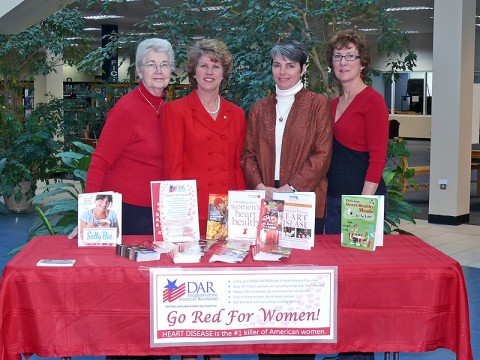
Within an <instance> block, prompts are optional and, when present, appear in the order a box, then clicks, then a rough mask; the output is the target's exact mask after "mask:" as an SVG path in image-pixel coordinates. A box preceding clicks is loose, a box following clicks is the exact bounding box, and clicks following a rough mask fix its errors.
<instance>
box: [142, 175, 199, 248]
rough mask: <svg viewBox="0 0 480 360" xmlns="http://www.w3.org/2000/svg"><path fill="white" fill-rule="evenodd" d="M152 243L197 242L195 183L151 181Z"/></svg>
mask: <svg viewBox="0 0 480 360" xmlns="http://www.w3.org/2000/svg"><path fill="white" fill-rule="evenodd" d="M151 191H152V212H153V214H152V216H153V230H154V241H161V240H164V241H169V242H190V241H194V240H198V239H200V229H199V223H198V204H197V185H196V181H195V180H171V181H152V182H151Z"/></svg>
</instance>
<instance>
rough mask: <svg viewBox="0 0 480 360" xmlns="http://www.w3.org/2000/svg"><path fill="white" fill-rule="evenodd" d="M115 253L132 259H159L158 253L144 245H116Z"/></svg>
mask: <svg viewBox="0 0 480 360" xmlns="http://www.w3.org/2000/svg"><path fill="white" fill-rule="evenodd" d="M116 254H117V255H119V256H122V257H124V258H127V259H130V260H134V261H153V260H160V253H159V252H157V251H155V250H153V249H150V248H148V247H146V246H144V245H122V244H117V245H116Z"/></svg>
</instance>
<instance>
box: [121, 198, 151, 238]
mask: <svg viewBox="0 0 480 360" xmlns="http://www.w3.org/2000/svg"><path fill="white" fill-rule="evenodd" d="M122 235H153V216H152V208H151V207H146V206H136V205H132V204H127V203H122Z"/></svg>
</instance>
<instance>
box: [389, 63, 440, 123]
mask: <svg viewBox="0 0 480 360" xmlns="http://www.w3.org/2000/svg"><path fill="white" fill-rule="evenodd" d="M398 75H399V76H398V79H397V81H394V82H388V81H386V82H385V91H384V96H385V102H386V103H387V106H388V108H389V109H391V111H392V109H393V113H395V114H416V115H430V114H431V113H432V91H431V89H432V72H424V71H412V72H404V73H399V74H398ZM387 76H390V75H388V74H384V79H385V80H386V77H387ZM392 102H393V106H392Z"/></svg>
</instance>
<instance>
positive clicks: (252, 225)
mask: <svg viewBox="0 0 480 360" xmlns="http://www.w3.org/2000/svg"><path fill="white" fill-rule="evenodd" d="M264 199H265V191H263V190H245V191H241V190H234V191H229V192H228V216H227V217H228V239H229V240H246V241H249V242H250V244H251V245H255V244H256V243H257V238H258V237H259V230H260V227H259V224H260V223H261V216H262V211H261V210H262V208H263V203H264Z"/></svg>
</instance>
